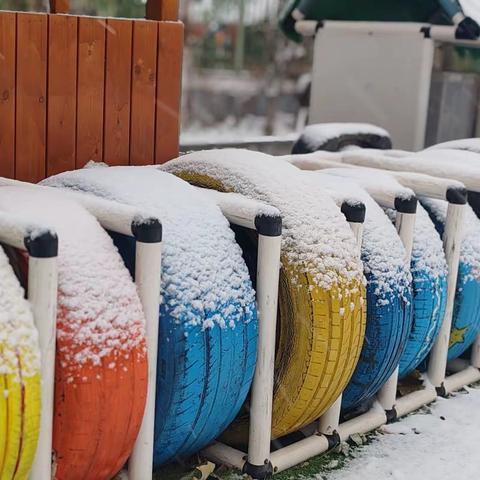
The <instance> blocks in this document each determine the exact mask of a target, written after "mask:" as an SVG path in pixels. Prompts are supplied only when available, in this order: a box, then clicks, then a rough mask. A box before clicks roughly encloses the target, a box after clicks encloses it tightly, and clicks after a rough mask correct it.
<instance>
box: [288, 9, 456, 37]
mask: <svg viewBox="0 0 480 480" xmlns="http://www.w3.org/2000/svg"><path fill="white" fill-rule="evenodd" d="M295 10H298V11H299V12H301V14H302V15H303V16H304V18H305V19H308V20H319V21H320V20H349V21H372V22H375V21H377V22H420V23H424V22H425V23H434V24H451V23H453V18H454V17H455V16H456V15H457V14H463V12H462V8H461V6H460V4H459V3H458V1H457V0H292V1H291V2H290V3H289V4H288V5H287V7H286V8H285V10H284V11H283V13H282V15H281V19H280V26H281V28H282V30H283V31H284V33H285V34H286V35H287V36H288V37H289V38H291V39H292V40H295V41H297V42H298V41H300V40H301V36H300V35H299V34H298V33H297V32H296V31H295V26H294V25H295V20H294V18H293V17H292V13H293V12H294V11H295Z"/></svg>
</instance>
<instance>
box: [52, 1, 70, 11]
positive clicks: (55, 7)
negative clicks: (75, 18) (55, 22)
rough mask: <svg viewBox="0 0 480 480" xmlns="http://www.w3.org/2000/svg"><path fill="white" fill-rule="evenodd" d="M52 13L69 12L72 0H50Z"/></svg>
mask: <svg viewBox="0 0 480 480" xmlns="http://www.w3.org/2000/svg"><path fill="white" fill-rule="evenodd" d="M50 12H51V13H68V12H70V0H50Z"/></svg>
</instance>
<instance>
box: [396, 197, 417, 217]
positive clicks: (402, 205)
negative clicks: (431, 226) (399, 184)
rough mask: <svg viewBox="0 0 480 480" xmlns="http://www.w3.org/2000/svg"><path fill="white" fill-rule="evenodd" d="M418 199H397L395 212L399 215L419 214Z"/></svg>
mask: <svg viewBox="0 0 480 480" xmlns="http://www.w3.org/2000/svg"><path fill="white" fill-rule="evenodd" d="M417 204H418V200H417V197H415V196H413V197H409V198H400V197H397V198H395V210H396V211H397V212H399V213H417Z"/></svg>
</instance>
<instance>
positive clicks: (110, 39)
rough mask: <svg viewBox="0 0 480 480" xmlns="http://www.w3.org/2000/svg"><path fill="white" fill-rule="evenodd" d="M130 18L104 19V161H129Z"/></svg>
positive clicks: (112, 162) (119, 162)
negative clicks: (105, 25)
mask: <svg viewBox="0 0 480 480" xmlns="http://www.w3.org/2000/svg"><path fill="white" fill-rule="evenodd" d="M131 68H132V21H129V20H117V19H108V20H107V53H106V79H105V137H104V161H105V162H107V163H108V164H109V165H128V164H129V156H130V90H131Z"/></svg>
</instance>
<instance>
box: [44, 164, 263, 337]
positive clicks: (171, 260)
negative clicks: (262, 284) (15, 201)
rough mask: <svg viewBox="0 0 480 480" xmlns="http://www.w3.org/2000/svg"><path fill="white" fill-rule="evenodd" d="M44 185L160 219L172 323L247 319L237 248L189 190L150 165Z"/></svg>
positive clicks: (247, 287) (211, 210)
mask: <svg viewBox="0 0 480 480" xmlns="http://www.w3.org/2000/svg"><path fill="white" fill-rule="evenodd" d="M44 184H46V185H50V186H56V187H65V188H70V189H73V190H77V191H83V192H89V193H92V194H94V195H96V196H99V197H103V198H106V199H110V200H116V201H119V202H121V203H125V204H128V205H133V206H136V207H138V208H139V209H141V210H142V211H144V212H146V213H150V214H151V215H153V216H156V217H158V218H160V220H161V222H162V225H163V227H164V228H163V232H164V234H163V252H162V263H163V272H162V285H163V291H164V292H165V293H166V294H168V295H167V296H168V305H167V309H168V313H169V315H171V316H172V317H173V318H174V319H175V321H177V322H178V323H180V322H182V323H184V324H185V325H186V326H192V327H193V326H197V325H201V326H203V327H204V328H211V327H213V326H214V325H218V326H220V327H221V328H225V327H227V326H228V327H231V328H234V327H235V322H238V321H245V319H249V318H253V317H252V315H250V313H251V309H252V308H254V301H255V298H254V292H253V289H252V288H251V282H250V279H249V275H248V271H247V268H246V266H245V263H244V262H243V261H242V259H241V250H240V247H239V246H238V245H237V244H236V243H235V241H234V234H233V232H232V231H231V230H230V229H229V228H228V222H227V220H226V219H225V218H224V217H223V215H222V214H221V212H220V210H219V208H218V207H217V206H216V205H214V204H213V203H212V202H211V201H210V200H209V199H208V198H206V196H204V195H203V194H202V193H201V192H199V191H198V190H197V189H195V188H194V187H192V186H190V185H188V184H187V183H186V182H183V181H182V180H180V179H178V178H176V177H174V176H173V175H169V174H166V173H164V172H160V171H159V170H157V169H155V168H151V167H143V168H142V167H110V168H93V169H84V170H77V171H73V172H66V173H63V174H60V175H57V176H55V177H51V178H49V179H47V180H45V181H44ZM218 302H220V305H218ZM232 302H234V303H232ZM234 305H235V306H234ZM245 312H248V313H249V314H247V315H246V314H245ZM227 318H228V321H229V323H228V325H226V324H225V319H227Z"/></svg>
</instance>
